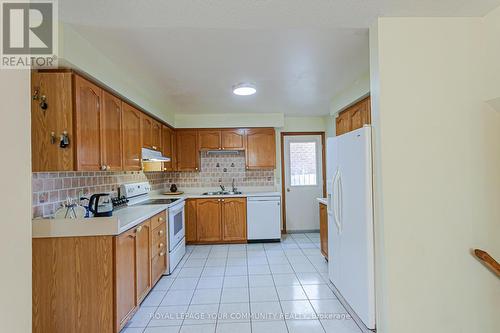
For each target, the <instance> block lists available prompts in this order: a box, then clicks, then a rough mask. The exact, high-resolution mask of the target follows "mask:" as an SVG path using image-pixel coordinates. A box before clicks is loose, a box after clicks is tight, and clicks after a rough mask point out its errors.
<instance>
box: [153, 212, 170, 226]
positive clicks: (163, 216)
mask: <svg viewBox="0 0 500 333" xmlns="http://www.w3.org/2000/svg"><path fill="white" fill-rule="evenodd" d="M166 221H167V211H163V212H161V213H158V214H156V215H155V216H153V217H152V218H151V228H153V230H154V229H156V228H157V227H158V226H159V225H161V224H162V223H166Z"/></svg>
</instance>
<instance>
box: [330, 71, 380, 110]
mask: <svg viewBox="0 0 500 333" xmlns="http://www.w3.org/2000/svg"><path fill="white" fill-rule="evenodd" d="M369 94H370V73H369V72H368V73H365V74H364V75H363V76H362V77H360V78H359V79H357V80H356V81H354V82H353V83H352V84H350V85H349V86H347V87H346V88H345V89H343V90H342V91H341V92H340V93H338V94H337V95H335V97H333V99H332V102H331V104H330V114H332V115H334V114H337V113H339V112H340V111H342V110H344V109H345V108H347V107H348V106H350V105H352V104H354V103H355V102H357V101H359V100H361V99H363V98H364V97H366V96H368V95H369Z"/></svg>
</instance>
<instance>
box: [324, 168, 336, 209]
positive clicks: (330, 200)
mask: <svg viewBox="0 0 500 333" xmlns="http://www.w3.org/2000/svg"><path fill="white" fill-rule="evenodd" d="M336 181H337V173H335V174H334V175H333V177H332V187H331V189H332V190H331V193H329V194H328V198H327V199H328V202H327V205H326V208H327V213H328V215H329V216H332V210H333V194H334V193H333V192H334V189H335V182H336Z"/></svg>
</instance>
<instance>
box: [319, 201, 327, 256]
mask: <svg viewBox="0 0 500 333" xmlns="http://www.w3.org/2000/svg"><path fill="white" fill-rule="evenodd" d="M319 238H320V245H321V254H323V256H324V257H325V258H326V259H328V214H327V208H326V205H324V204H321V203H320V204H319Z"/></svg>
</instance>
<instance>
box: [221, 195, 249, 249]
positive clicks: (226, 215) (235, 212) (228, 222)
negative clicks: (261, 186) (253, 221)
mask: <svg viewBox="0 0 500 333" xmlns="http://www.w3.org/2000/svg"><path fill="white" fill-rule="evenodd" d="M222 239H223V240H225V241H246V240H247V202H246V199H245V198H225V199H222Z"/></svg>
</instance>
